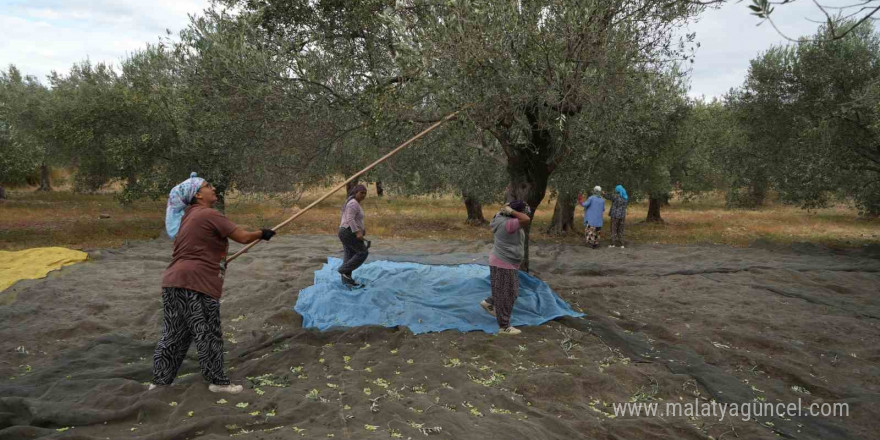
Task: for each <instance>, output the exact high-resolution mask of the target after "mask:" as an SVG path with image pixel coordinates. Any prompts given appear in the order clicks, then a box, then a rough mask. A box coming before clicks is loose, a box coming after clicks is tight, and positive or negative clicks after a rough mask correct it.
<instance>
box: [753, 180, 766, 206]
mask: <svg viewBox="0 0 880 440" xmlns="http://www.w3.org/2000/svg"><path fill="white" fill-rule="evenodd" d="M768 186H769V184H768V183H767V182H764V181H761V182H757V183H753V184H752V185H751V186H750V187H749V205H751V206H750V207H751V208H760V207H761V206H764V201H765V200H767V187H768Z"/></svg>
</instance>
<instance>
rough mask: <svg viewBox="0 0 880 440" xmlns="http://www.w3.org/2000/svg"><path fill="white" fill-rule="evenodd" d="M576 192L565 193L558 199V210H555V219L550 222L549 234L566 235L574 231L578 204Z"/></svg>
mask: <svg viewBox="0 0 880 440" xmlns="http://www.w3.org/2000/svg"><path fill="white" fill-rule="evenodd" d="M576 202H577V193H576V192H575V191H563V192H561V193H559V197H557V198H556V208H555V209H553V219H551V220H550V227H548V228H547V233H548V234H564V233H566V232H568V231H571V230H573V229H574V211H575V205H576V204H577V203H576Z"/></svg>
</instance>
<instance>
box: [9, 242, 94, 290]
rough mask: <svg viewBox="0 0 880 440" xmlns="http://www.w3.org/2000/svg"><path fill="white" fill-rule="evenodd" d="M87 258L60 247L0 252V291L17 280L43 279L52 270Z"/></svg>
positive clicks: (85, 254)
mask: <svg viewBox="0 0 880 440" xmlns="http://www.w3.org/2000/svg"><path fill="white" fill-rule="evenodd" d="M88 258H89V254H87V253H85V252H82V251H77V250H73V249H67V248H62V247H45V248H33V249H25V250H23V251H14V252H10V251H0V291H2V290H4V289H6V288H7V287H9V286H11V285H13V284H15V283H16V282H17V281H19V280H33V279H37V278H43V277H45V276H46V275H47V274H48V273H49V272H52V271H53V270H56V269H61V268H62V267H64V266H68V265H71V264H74V263H79V262H80V261H86V260H87V259H88Z"/></svg>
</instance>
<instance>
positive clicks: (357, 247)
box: [339, 185, 370, 287]
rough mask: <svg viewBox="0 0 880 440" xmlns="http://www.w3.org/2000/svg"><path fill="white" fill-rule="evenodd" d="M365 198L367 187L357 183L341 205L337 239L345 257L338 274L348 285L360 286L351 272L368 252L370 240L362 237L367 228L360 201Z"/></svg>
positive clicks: (363, 259) (360, 263) (362, 262)
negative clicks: (340, 243)
mask: <svg viewBox="0 0 880 440" xmlns="http://www.w3.org/2000/svg"><path fill="white" fill-rule="evenodd" d="M365 198H367V187H365V186H363V185H357V186H355V187H354V188H352V189H351V191H350V192H349V193H348V197H347V198H346V200H345V204H343V205H342V220H341V221H340V222H339V241H341V242H342V249H343V251H344V252H345V258H344V259H343V260H342V266H339V276H340V277H341V278H342V284H344V285H346V286H349V287H362V286H363V284H361V283H358V282H357V281H355V280H354V278H352V276H351V273H352V272H354V270H355V269H357V268H359V267H361V265H362V264H364V261H365V260H366V259H367V256H368V255H369V254H370V251H369V250H368V249H369V248H370V241H369V240H367V239H365V238H364V235H366V233H367V230H366V228H365V227H364V210H363V208H361V202H363V201H364V199H365Z"/></svg>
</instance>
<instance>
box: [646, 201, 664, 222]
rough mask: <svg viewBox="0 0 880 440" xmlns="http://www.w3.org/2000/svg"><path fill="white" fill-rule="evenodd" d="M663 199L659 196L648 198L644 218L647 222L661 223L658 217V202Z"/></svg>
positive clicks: (661, 220)
mask: <svg viewBox="0 0 880 440" xmlns="http://www.w3.org/2000/svg"><path fill="white" fill-rule="evenodd" d="M662 202H663V200H661V199H660V197H653V196H652V197H651V198H650V199H648V217H647V218H646V219H645V221H646V222H648V223H663V219H662V218H661V217H660V204H661V203H662Z"/></svg>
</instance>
